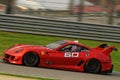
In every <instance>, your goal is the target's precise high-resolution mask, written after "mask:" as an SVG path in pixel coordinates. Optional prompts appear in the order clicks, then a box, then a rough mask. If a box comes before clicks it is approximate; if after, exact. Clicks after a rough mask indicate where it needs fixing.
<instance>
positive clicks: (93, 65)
mask: <svg viewBox="0 0 120 80" xmlns="http://www.w3.org/2000/svg"><path fill="white" fill-rule="evenodd" d="M100 67H101V65H100V63H99V62H98V61H96V60H91V61H89V62H88V63H87V64H86V72H90V73H99V71H100Z"/></svg>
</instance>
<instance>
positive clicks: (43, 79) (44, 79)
mask: <svg viewBox="0 0 120 80" xmlns="http://www.w3.org/2000/svg"><path fill="white" fill-rule="evenodd" d="M0 75H5V76H12V77H18V78H27V79H33V80H55V79H50V78H39V77H31V76H22V75H16V74H8V73H0Z"/></svg>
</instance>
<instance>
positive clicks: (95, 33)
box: [0, 14, 120, 42]
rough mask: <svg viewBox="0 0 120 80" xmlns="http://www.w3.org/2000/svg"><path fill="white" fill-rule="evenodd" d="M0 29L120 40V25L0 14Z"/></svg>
mask: <svg viewBox="0 0 120 80" xmlns="http://www.w3.org/2000/svg"><path fill="white" fill-rule="evenodd" d="M0 30H2V31H12V32H22V33H31V34H40V35H50V36H61V37H71V38H83V39H93V40H102V41H112V42H120V35H119V34H120V26H110V25H98V24H90V23H80V22H70V21H61V20H55V19H48V18H42V17H39V18H38V17H31V16H21V15H8V14H0Z"/></svg>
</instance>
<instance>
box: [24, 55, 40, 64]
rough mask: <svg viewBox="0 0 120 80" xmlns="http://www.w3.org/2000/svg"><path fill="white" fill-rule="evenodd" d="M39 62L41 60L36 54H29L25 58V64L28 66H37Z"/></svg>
mask: <svg viewBox="0 0 120 80" xmlns="http://www.w3.org/2000/svg"><path fill="white" fill-rule="evenodd" d="M38 62H39V58H38V56H37V55H36V54H35V53H27V54H26V55H25V56H24V64H25V65H26V66H36V65H37V63H38Z"/></svg>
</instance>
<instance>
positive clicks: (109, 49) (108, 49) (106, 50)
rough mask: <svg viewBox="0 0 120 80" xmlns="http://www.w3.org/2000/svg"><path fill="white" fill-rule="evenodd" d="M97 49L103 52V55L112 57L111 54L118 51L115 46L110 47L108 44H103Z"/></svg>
mask: <svg viewBox="0 0 120 80" xmlns="http://www.w3.org/2000/svg"><path fill="white" fill-rule="evenodd" d="M95 49H97V50H101V51H102V52H103V53H105V54H107V55H110V53H111V52H112V51H113V50H114V51H117V48H116V47H115V46H108V44H101V45H99V46H97V47H96V48H95Z"/></svg>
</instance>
